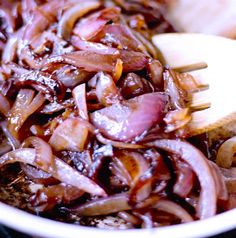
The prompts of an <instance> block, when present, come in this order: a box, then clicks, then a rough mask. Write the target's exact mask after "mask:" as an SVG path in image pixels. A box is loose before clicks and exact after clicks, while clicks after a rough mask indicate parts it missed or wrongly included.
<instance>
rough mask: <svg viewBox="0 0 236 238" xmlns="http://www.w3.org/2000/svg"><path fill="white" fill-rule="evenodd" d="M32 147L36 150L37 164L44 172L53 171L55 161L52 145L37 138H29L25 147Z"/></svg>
mask: <svg viewBox="0 0 236 238" xmlns="http://www.w3.org/2000/svg"><path fill="white" fill-rule="evenodd" d="M30 145H32V146H33V147H34V148H35V152H36V155H35V163H36V164H37V165H39V166H40V167H41V168H43V169H44V170H49V171H50V169H53V168H54V160H53V154H52V149H51V147H50V145H49V144H48V143H46V142H45V141H44V140H42V139H41V138H39V137H36V136H30V137H28V138H27V139H26V140H25V141H24V143H23V147H29V146H30Z"/></svg>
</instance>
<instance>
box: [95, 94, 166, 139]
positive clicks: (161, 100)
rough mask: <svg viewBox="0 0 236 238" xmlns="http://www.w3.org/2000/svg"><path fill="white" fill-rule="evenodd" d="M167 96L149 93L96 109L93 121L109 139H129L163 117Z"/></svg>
mask: <svg viewBox="0 0 236 238" xmlns="http://www.w3.org/2000/svg"><path fill="white" fill-rule="evenodd" d="M165 103H166V97H165V95H164V94H161V93H149V94H144V95H141V96H139V97H135V98H133V99H130V100H128V101H124V102H122V103H116V104H113V105H112V106H109V107H106V108H103V109H101V110H98V111H95V112H94V113H92V114H91V120H92V123H93V124H94V125H95V126H96V128H98V129H99V130H100V131H101V132H102V133H103V134H104V135H106V136H107V137H108V138H109V139H114V140H118V141H129V140H131V139H134V138H135V137H136V136H139V135H140V134H142V133H143V132H145V131H146V130H148V129H150V128H151V127H152V126H153V125H154V124H156V123H160V122H161V121H162V118H163V112H164V108H165Z"/></svg>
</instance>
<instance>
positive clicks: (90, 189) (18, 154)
mask: <svg viewBox="0 0 236 238" xmlns="http://www.w3.org/2000/svg"><path fill="white" fill-rule="evenodd" d="M35 156H36V151H35V149H30V148H27V149H18V150H15V151H12V152H9V153H7V154H5V155H3V156H2V157H0V167H2V166H3V165H6V164H11V163H15V162H21V163H25V164H30V165H33V166H35V167H37V168H39V169H43V168H40V167H39V165H37V164H36V163H35ZM54 161H55V169H53V170H50V171H46V170H44V171H45V172H47V173H50V174H51V175H52V176H53V177H54V178H56V179H58V180H60V181H61V182H64V183H66V184H68V185H72V186H74V187H76V188H78V189H81V190H83V191H85V192H87V193H90V194H93V195H98V196H106V193H105V192H104V190H103V189H102V188H101V187H99V186H98V185H97V184H96V183H95V182H93V181H92V180H90V179H89V178H88V177H86V176H84V175H83V174H81V173H80V172H78V171H77V170H75V169H73V168H72V167H70V166H69V165H68V164H66V163H65V162H64V161H62V160H60V159H58V158H57V157H54Z"/></svg>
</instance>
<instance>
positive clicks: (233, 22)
mask: <svg viewBox="0 0 236 238" xmlns="http://www.w3.org/2000/svg"><path fill="white" fill-rule="evenodd" d="M166 2H167V11H166V18H167V20H168V21H169V22H170V23H171V24H172V25H173V26H174V28H175V29H176V30H177V31H180V32H200V33H206V34H215V35H221V36H226V37H230V38H236V0H166Z"/></svg>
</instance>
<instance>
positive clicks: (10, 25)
mask: <svg viewBox="0 0 236 238" xmlns="http://www.w3.org/2000/svg"><path fill="white" fill-rule="evenodd" d="M13 7H14V6H13V5H12V6H10V8H13ZM11 10H12V9H7V8H4V7H3V6H1V8H0V16H1V18H3V19H4V21H5V23H6V25H7V26H6V31H7V32H8V33H13V32H14V29H15V27H16V21H15V19H14V16H13V14H12V12H11Z"/></svg>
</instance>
